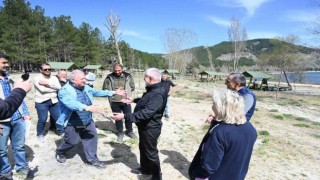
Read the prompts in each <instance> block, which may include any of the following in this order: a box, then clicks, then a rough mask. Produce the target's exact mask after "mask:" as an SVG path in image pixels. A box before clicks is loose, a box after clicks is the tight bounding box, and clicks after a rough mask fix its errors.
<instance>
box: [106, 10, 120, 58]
mask: <svg viewBox="0 0 320 180" xmlns="http://www.w3.org/2000/svg"><path fill="white" fill-rule="evenodd" d="M107 23H108V24H105V26H106V27H107V28H108V30H109V32H110V33H111V36H112V38H113V40H114V46H115V48H116V51H117V55H118V60H119V63H120V64H123V63H122V58H121V53H120V48H119V45H118V27H119V24H120V17H119V16H118V15H116V14H115V13H113V12H112V11H111V12H110V13H109V15H108V17H107Z"/></svg>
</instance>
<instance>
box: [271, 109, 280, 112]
mask: <svg viewBox="0 0 320 180" xmlns="http://www.w3.org/2000/svg"><path fill="white" fill-rule="evenodd" d="M270 112H279V111H278V109H271V110H270Z"/></svg>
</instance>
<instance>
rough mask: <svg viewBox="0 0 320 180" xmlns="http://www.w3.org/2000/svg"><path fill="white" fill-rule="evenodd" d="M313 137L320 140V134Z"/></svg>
mask: <svg viewBox="0 0 320 180" xmlns="http://www.w3.org/2000/svg"><path fill="white" fill-rule="evenodd" d="M312 136H313V137H315V138H317V139H320V134H312Z"/></svg>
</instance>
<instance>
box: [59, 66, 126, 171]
mask: <svg viewBox="0 0 320 180" xmlns="http://www.w3.org/2000/svg"><path fill="white" fill-rule="evenodd" d="M86 82H87V80H86V77H85V75H84V73H83V72H82V71H80V70H74V71H72V72H71V74H70V76H69V81H68V82H67V84H65V85H64V86H63V87H62V88H61V89H60V91H59V99H60V103H61V104H60V106H61V116H60V118H59V119H58V121H57V126H62V127H65V136H64V139H63V142H62V143H61V144H60V145H59V146H58V148H57V149H56V159H57V161H58V162H60V163H65V162H66V156H65V154H66V152H67V151H68V150H70V149H71V148H73V147H74V146H75V145H77V144H78V143H79V141H80V140H81V142H82V144H83V148H84V153H85V156H86V159H87V161H88V163H89V165H92V166H94V167H96V168H99V169H103V168H105V167H106V165H105V164H104V163H102V162H100V161H99V159H98V156H97V148H98V134H97V130H96V127H95V123H94V121H93V119H92V113H95V112H100V111H102V108H100V107H97V106H94V105H92V101H93V97H110V96H113V95H120V96H125V92H124V91H121V90H117V91H106V90H97V89H94V88H91V87H90V86H88V85H86Z"/></svg>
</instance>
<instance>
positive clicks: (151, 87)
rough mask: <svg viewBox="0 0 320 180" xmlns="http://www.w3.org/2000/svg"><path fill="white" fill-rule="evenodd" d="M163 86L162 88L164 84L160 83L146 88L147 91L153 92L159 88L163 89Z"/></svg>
mask: <svg viewBox="0 0 320 180" xmlns="http://www.w3.org/2000/svg"><path fill="white" fill-rule="evenodd" d="M161 86H162V83H161V82H159V83H156V84H152V85H149V86H146V90H147V91H151V90H153V89H157V88H158V87H161Z"/></svg>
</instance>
